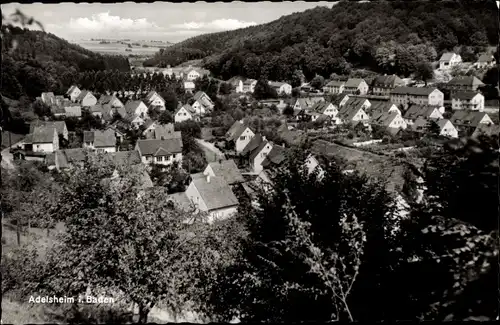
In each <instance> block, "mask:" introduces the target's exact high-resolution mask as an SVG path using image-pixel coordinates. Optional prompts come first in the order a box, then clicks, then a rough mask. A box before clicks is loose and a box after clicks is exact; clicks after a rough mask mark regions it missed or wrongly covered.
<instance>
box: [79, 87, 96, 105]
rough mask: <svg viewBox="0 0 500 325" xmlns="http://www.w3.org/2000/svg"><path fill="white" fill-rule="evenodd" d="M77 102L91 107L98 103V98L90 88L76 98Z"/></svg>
mask: <svg viewBox="0 0 500 325" xmlns="http://www.w3.org/2000/svg"><path fill="white" fill-rule="evenodd" d="M76 102H77V103H78V104H80V105H81V106H82V107H90V106H93V105H95V104H97V98H95V96H94V95H93V94H92V93H91V92H90V91H88V90H83V91H82V92H81V93H80V95H78V97H77V98H76Z"/></svg>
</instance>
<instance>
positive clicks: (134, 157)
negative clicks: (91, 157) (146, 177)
mask: <svg viewBox="0 0 500 325" xmlns="http://www.w3.org/2000/svg"><path fill="white" fill-rule="evenodd" d="M110 155H111V156H112V157H113V160H114V162H115V164H117V165H136V164H140V163H141V156H140V155H139V152H138V151H137V150H130V151H117V152H112V153H110Z"/></svg>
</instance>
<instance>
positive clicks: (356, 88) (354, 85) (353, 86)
mask: <svg viewBox="0 0 500 325" xmlns="http://www.w3.org/2000/svg"><path fill="white" fill-rule="evenodd" d="M344 92H346V93H348V94H353V95H366V94H367V93H368V84H367V83H366V81H364V80H363V79H359V78H349V79H348V80H347V82H346V83H345V86H344Z"/></svg>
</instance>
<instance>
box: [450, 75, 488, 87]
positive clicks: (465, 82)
mask: <svg viewBox="0 0 500 325" xmlns="http://www.w3.org/2000/svg"><path fill="white" fill-rule="evenodd" d="M448 85H450V86H482V85H484V83H483V82H482V81H481V80H479V79H477V78H476V77H475V76H458V77H455V78H453V79H451V80H450V81H448Z"/></svg>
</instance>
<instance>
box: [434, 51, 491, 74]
mask: <svg viewBox="0 0 500 325" xmlns="http://www.w3.org/2000/svg"><path fill="white" fill-rule="evenodd" d="M462 63H463V61H462V57H461V56H460V55H459V54H457V53H453V52H446V53H443V55H441V57H440V58H439V69H440V70H447V69H451V68H453V67H455V66H459V65H460V64H462ZM495 64H496V60H495V57H494V56H493V55H492V54H491V53H483V54H481V55H480V56H479V58H478V59H477V61H476V62H474V63H473V66H474V67H476V68H478V69H483V68H490V67H493V66H495Z"/></svg>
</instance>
